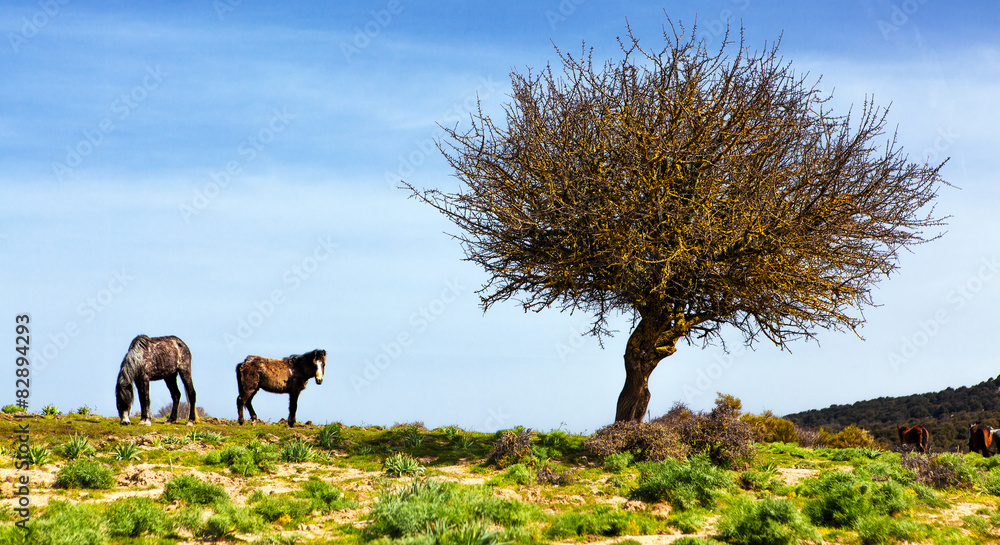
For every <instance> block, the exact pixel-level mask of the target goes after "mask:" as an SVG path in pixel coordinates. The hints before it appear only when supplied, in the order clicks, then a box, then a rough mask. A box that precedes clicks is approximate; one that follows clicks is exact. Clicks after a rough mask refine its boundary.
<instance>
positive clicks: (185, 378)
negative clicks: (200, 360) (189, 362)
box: [180, 369, 198, 424]
mask: <svg viewBox="0 0 1000 545" xmlns="http://www.w3.org/2000/svg"><path fill="white" fill-rule="evenodd" d="M180 375H181V382H182V383H184V395H186V396H187V400H188V423H190V424H194V423H195V422H197V421H198V401H197V399H195V397H196V396H197V394H196V393H195V391H194V381H193V380H191V370H190V369H186V370H181V371H180Z"/></svg>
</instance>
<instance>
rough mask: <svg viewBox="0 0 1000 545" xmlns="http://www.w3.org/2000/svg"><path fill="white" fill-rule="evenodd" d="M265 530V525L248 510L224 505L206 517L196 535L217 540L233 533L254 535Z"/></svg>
mask: <svg viewBox="0 0 1000 545" xmlns="http://www.w3.org/2000/svg"><path fill="white" fill-rule="evenodd" d="M265 528H267V523H265V522H264V520H263V519H261V518H260V516H258V515H257V514H255V513H253V512H252V511H250V510H249V509H247V508H245V507H234V506H232V505H226V506H225V507H222V508H220V509H219V511H217V512H216V513H215V514H214V515H212V516H210V517H208V520H206V521H205V524H204V526H203V527H202V529H201V532H200V533H199V534H198V535H199V536H201V537H205V538H209V539H213V540H219V539H221V538H225V537H229V536H230V535H232V534H233V533H235V532H240V533H244V534H247V533H256V532H259V531H261V530H263V529H265Z"/></svg>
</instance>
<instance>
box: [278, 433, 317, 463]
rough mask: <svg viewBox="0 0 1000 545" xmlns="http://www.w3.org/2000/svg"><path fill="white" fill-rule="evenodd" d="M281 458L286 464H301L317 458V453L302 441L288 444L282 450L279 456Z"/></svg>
mask: <svg viewBox="0 0 1000 545" xmlns="http://www.w3.org/2000/svg"><path fill="white" fill-rule="evenodd" d="M278 457H279V458H281V461H282V462H285V463H290V464H294V463H299V462H308V461H309V460H312V459H313V458H315V457H316V453H315V452H313V449H311V448H309V445H307V444H306V443H305V441H302V440H301V439H299V440H295V441H292V442H290V443H287V444H286V445H285V446H284V448H282V449H281V454H279V456H278Z"/></svg>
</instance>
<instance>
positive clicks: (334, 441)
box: [314, 422, 344, 450]
mask: <svg viewBox="0 0 1000 545" xmlns="http://www.w3.org/2000/svg"><path fill="white" fill-rule="evenodd" d="M343 428H344V426H343V424H341V423H340V422H334V423H333V424H327V425H325V426H323V427H322V428H320V430H319V433H317V434H316V438H315V439H314V442H315V443H316V446H317V447H320V448H325V449H327V450H331V449H335V448H338V447H340V445H341V444H342V443H343V442H344V429H343Z"/></svg>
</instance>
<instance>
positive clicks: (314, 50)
mask: <svg viewBox="0 0 1000 545" xmlns="http://www.w3.org/2000/svg"><path fill="white" fill-rule="evenodd" d="M667 16H669V17H670V19H671V20H673V21H675V22H680V23H684V24H686V25H690V24H691V23H693V22H695V21H697V24H698V32H699V34H700V35H701V36H702V37H704V38H705V39H706V40H708V41H709V43H715V44H717V43H719V40H721V39H722V36H723V32H724V29H725V27H726V25H727V24H728V25H730V26H731V27H733V28H734V29H739V28H740V27H741V26H742V27H743V28H744V36H745V39H746V41H747V43H748V44H749V45H750V46H751V47H752V48H755V49H762V48H763V47H764V46H765V45H767V44H770V43H773V42H774V41H775V40H776V39H779V38H780V40H781V47H780V51H781V54H782V55H783V57H784V58H785V59H786V60H788V61H790V62H791V63H792V67H793V69H795V70H796V72H797V73H802V74H808V75H809V77H810V78H815V79H819V78H820V77H821V80H820V84H819V85H820V88H821V89H823V90H824V91H825V92H830V93H832V94H833V100H832V104H833V106H834V108H835V112H838V113H846V112H847V111H848V110H849V108H850V107H851V105H855V107H858V106H859V105H860V104H862V103H863V102H864V101H865V100H866V99H872V100H874V101H875V103H876V104H878V105H880V106H888V107H890V110H889V118H888V125H887V126H888V127H889V129H890V131H892V130H895V131H896V134H897V139H898V143H899V145H900V146H901V147H902V148H903V149H904V151H905V152H906V153H908V154H909V155H910V157H911V159H912V160H914V161H915V162H921V163H922V162H923V161H925V160H926V161H929V162H932V163H937V162H940V161H943V160H945V159H949V160H948V162H947V164H946V165H945V166H944V168H943V169H942V171H941V173H942V176H943V177H944V179H945V180H947V181H948V182H949V183H950V184H952V186H953V187H943V188H942V189H941V191H940V195H939V198H938V201H937V208H936V212H935V213H936V214H938V215H942V216H949V217H950V219H949V220H948V225H947V226H946V227H945V228H944V229H943V230H942V236H941V237H940V238H939V239H937V240H934V241H932V242H929V243H927V244H924V245H921V246H918V247H914V248H912V249H911V251H904V252H903V253H902V254H901V256H900V267H899V269H898V271H897V272H895V273H894V274H893V275H892V276H891V277H890V278H888V279H885V280H884V281H882V282H880V283H879V284H877V285H876V287H875V288H874V289H873V298H874V300H875V302H876V303H877V306H875V307H870V308H867V309H865V310H864V317H865V319H866V324H865V326H864V327H863V328H861V329H860V330H859V334H860V337H859V336H857V335H855V334H853V333H851V332H842V331H835V330H824V331H820V333H819V334H818V337H817V342H805V341H803V342H797V343H794V344H792V345H791V346H790V349H791V350H790V351H780V350H778V349H776V348H774V347H773V346H769V345H765V344H757V345H755V346H754V347H752V348H750V349H747V348H744V347H743V346H742V345H741V344H740V342H739V339H740V336H739V335H738V333H737V332H734V331H730V332H729V333H728V334H727V336H726V338H727V339H730V340H731V342H728V343H727V346H726V348H728V352H727V351H726V350H724V349H723V348H722V347H721V346H710V347H702V346H701V345H691V346H688V345H684V344H682V345H681V346H680V347H679V349H678V351H677V353H676V354H675V355H673V356H671V357H670V358H667V359H666V360H663V361H662V362H661V363H660V364H659V366H658V368H657V369H656V370H655V371H654V373H653V375H652V377H651V380H650V389H651V391H652V400H651V402H650V405H649V414H650V415H651V416H653V417H655V416H658V415H660V414H662V413H664V412H666V411H667V410H669V409H670V407H671V406H672V405H673V404H674V403H675V402H682V403H685V404H687V405H688V406H689V407H691V408H692V409H696V410H705V409H710V408H711V407H712V405H713V401H714V399H715V397H716V393H717V392H721V393H725V394H730V395H733V396H736V397H738V398H740V399H741V400H742V402H743V408H744V410H745V411H749V412H756V413H759V412H761V411H764V410H771V411H773V412H774V413H775V414H778V415H782V414H788V413H792V412H797V411H802V410H808V409H817V408H823V407H826V406H829V405H831V404H843V403H853V402H855V401H859V400H864V399H871V398H876V397H880V396H897V395H908V394H913V393H922V392H928V391H937V390H940V389H944V388H946V387H958V386H963V385H972V384H976V383H978V382H981V381H983V380H986V379H988V378H992V377H995V376H997V375H998V374H1000V359H998V357H997V349H996V345H995V344H994V341H995V340H996V336H995V329H994V328H995V326H996V323H997V320H996V312H995V309H996V308H998V306H1000V242H998V240H997V233H998V232H1000V229H998V227H1000V221H998V218H997V213H996V210H998V209H1000V189H998V187H997V184H996V183H995V182H996V164H997V152H996V150H997V149H1000V136H998V135H997V133H996V131H995V127H996V124H997V122H998V120H1000V106H998V102H997V100H996V97H998V96H1000V3H998V2H997V1H995V0H994V1H989V2H974V3H973V2H960V3H945V2H940V1H938V0H905V1H885V0H850V1H844V2H836V3H834V2H813V3H805V2H791V1H781V2H761V1H759V0H717V1H706V2H695V1H673V2H671V1H667V2H663V3H651V2H637V1H620V0H616V1H614V2H610V1H608V2H605V1H599V0H534V1H511V2H503V3H500V2H489V3H486V2H450V1H435V2H430V1H426V2H416V1H407V0H378V1H373V2H336V3H334V2H329V3H328V2H295V3H288V4H279V3H270V2H254V1H250V0H214V1H210V0H203V1H199V2H162V3H156V4H154V5H136V4H134V3H130V2H108V3H101V4H100V6H95V5H94V4H88V3H83V2H75V1H71V0H37V1H30V2H5V1H4V2H0V31H2V34H3V39H2V41H0V75H2V77H0V194H2V199H0V256H2V258H0V324H2V323H6V324H7V325H6V326H5V327H6V328H7V329H6V330H7V333H6V334H5V335H0V349H2V350H6V352H7V354H8V356H7V357H6V358H3V359H0V361H2V363H0V403H2V404H7V403H12V402H13V401H14V399H15V396H16V393H15V391H16V389H17V385H16V378H17V377H16V376H15V372H16V371H15V370H16V365H15V361H16V356H17V355H18V354H17V353H16V352H15V349H16V344H15V343H16V334H15V329H16V320H17V317H18V316H21V315H28V316H29V317H30V354H31V356H32V361H31V375H30V392H29V398H28V399H29V403H30V410H31V411H33V412H37V411H40V410H41V409H42V408H43V407H44V406H46V405H55V406H56V407H58V408H59V409H60V410H62V411H64V412H68V411H75V410H76V409H77V408H79V407H81V406H87V407H90V408H91V409H93V410H94V411H95V412H96V413H97V414H101V415H105V416H113V415H115V414H116V409H115V399H114V393H113V392H114V383H115V379H116V376H117V373H118V369H119V366H120V363H121V361H122V358H123V357H124V355H125V352H126V350H127V348H128V346H129V343H130V341H131V339H132V338H133V337H135V336H136V335H139V334H148V335H151V336H163V335H176V336H178V337H180V338H181V339H183V340H184V341H185V342H186V344H187V345H188V346H189V347H190V349H191V352H192V355H193V363H192V365H193V369H194V371H193V373H194V381H195V387H196V389H197V391H198V399H197V401H198V405H199V406H202V407H204V408H205V410H206V411H207V412H208V413H209V414H210V415H212V416H217V417H223V418H230V419H232V418H235V417H236V407H235V401H236V397H237V391H236V389H237V388H236V381H235V373H234V368H235V365H236V364H237V363H239V362H241V361H243V359H244V358H246V357H247V356H248V355H259V356H265V357H284V356H288V355H291V354H301V353H304V352H307V351H310V350H313V349H316V348H321V349H325V350H326V351H327V367H326V378H325V380H324V382H323V384H322V385H316V384H315V383H314V382H311V383H310V384H309V386H308V387H307V388H306V390H305V391H304V392H303V393H302V396H301V398H300V400H299V409H298V420H299V421H300V422H305V421H309V420H311V421H313V422H314V423H317V424H322V423H327V422H335V421H339V422H343V423H344V424H348V425H382V426H390V425H393V424H394V423H407V422H423V423H424V424H425V425H426V426H428V427H430V428H434V427H439V426H447V425H457V426H459V427H462V428H464V429H469V430H478V431H492V430H496V429H504V428H510V427H513V426H517V425H523V426H526V427H529V428H532V429H536V430H540V431H548V430H552V429H563V430H567V431H571V432H574V433H590V432H593V431H594V430H596V429H598V428H600V427H601V426H604V425H606V424H608V423H610V422H611V421H613V419H614V411H615V404H616V401H617V398H618V394H619V393H620V391H621V387H622V384H623V381H624V368H623V360H622V354H623V352H624V346H625V342H626V340H627V337H628V333H629V329H630V327H631V322H629V321H628V320H625V319H621V320H619V321H618V323H617V324H614V325H615V326H616V329H618V333H617V334H616V335H615V336H613V337H611V338H608V339H605V342H604V346H603V347H602V346H601V345H600V343H598V342H597V340H596V339H594V338H593V337H588V336H583V335H581V331H585V330H586V329H588V327H589V323H590V316H588V315H585V314H580V313H577V314H569V313H562V312H559V311H558V310H557V309H548V310H545V311H542V312H540V313H537V314H536V313H527V314H526V313H524V312H523V310H522V309H521V308H520V307H519V306H518V305H517V303H516V302H513V301H512V302H509V303H506V304H499V305H496V306H495V307H493V308H491V309H490V310H489V311H488V312H486V313H484V312H483V311H482V309H481V308H480V306H479V296H478V295H477V293H476V292H477V290H478V289H479V288H480V287H481V286H482V283H483V281H484V280H485V279H486V276H485V273H484V272H483V271H482V270H481V269H479V268H477V266H476V265H474V264H472V263H468V262H465V261H463V257H464V254H463V252H462V249H461V247H460V246H459V244H458V243H457V242H456V241H455V240H454V239H453V238H451V237H450V236H449V233H454V228H453V226H451V225H450V224H449V223H447V222H446V221H445V220H444V219H443V218H442V217H441V216H440V214H439V213H437V212H436V211H435V210H433V209H432V208H430V207H429V206H427V205H425V204H422V203H420V202H418V201H416V200H414V199H411V198H408V197H409V194H408V192H407V191H406V190H403V189H400V188H399V185H400V181H401V180H403V181H406V182H407V183H410V184H412V185H414V186H416V187H418V188H441V189H444V190H448V191H454V190H456V189H458V188H459V182H458V181H457V180H456V179H455V178H454V176H453V173H452V172H451V171H450V170H449V167H448V165H447V162H446V161H445V159H444V158H443V157H442V156H441V154H440V153H439V152H438V151H437V149H436V145H435V142H437V141H439V140H440V138H441V137H442V136H443V135H444V130H443V128H442V127H454V126H456V125H457V126H458V127H459V128H461V127H463V126H468V121H469V115H470V114H471V113H472V112H473V111H475V110H476V108H479V107H481V108H482V110H483V112H484V113H485V114H487V115H494V116H495V119H502V118H503V117H502V112H503V107H504V105H505V104H506V103H508V102H509V100H510V97H509V95H508V93H509V90H510V74H511V72H512V71H517V72H520V73H524V72H526V71H527V70H529V69H534V70H538V69H540V68H542V67H544V66H546V65H547V64H550V63H551V64H553V66H555V67H558V62H559V61H558V56H557V54H556V51H555V47H559V48H560V49H561V50H566V51H579V50H580V47H581V46H582V44H583V43H584V42H585V43H586V45H587V47H593V49H594V54H595V57H597V58H603V59H617V58H620V55H621V53H620V50H619V49H618V44H617V41H616V39H617V38H618V37H620V36H623V35H624V33H625V32H626V25H628V26H630V27H631V29H632V31H633V33H634V34H635V35H636V37H638V38H639V40H640V43H642V44H644V45H648V46H650V47H654V48H655V47H657V46H658V45H662V43H663V42H662V39H663V38H662V31H663V25H664V24H665V23H666V22H667ZM463 124H464V125H463ZM889 137H891V134H889V135H886V138H889ZM931 234H934V233H931ZM861 337H863V339H862V338H861ZM151 397H152V406H153V410H154V411H155V410H156V409H158V408H160V407H162V406H164V405H166V404H167V403H168V402H169V400H170V398H169V393H168V391H167V388H166V386H165V385H164V384H163V383H162V382H154V383H153V385H152V386H151ZM287 403H288V399H287V396H285V395H276V394H269V393H261V394H259V395H258V396H257V398H256V399H255V407H256V409H257V412H258V413H259V414H260V416H261V418H263V419H264V420H267V421H272V422H275V421H278V420H279V419H280V418H283V417H285V416H287ZM137 409H138V403H136V404H135V405H134V407H133V410H137Z"/></svg>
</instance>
